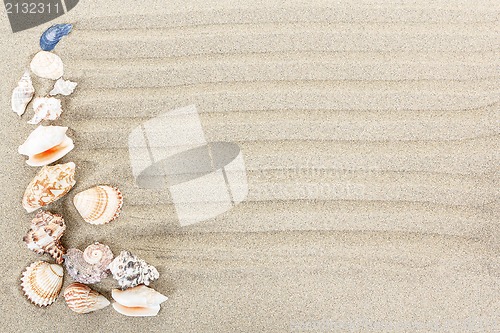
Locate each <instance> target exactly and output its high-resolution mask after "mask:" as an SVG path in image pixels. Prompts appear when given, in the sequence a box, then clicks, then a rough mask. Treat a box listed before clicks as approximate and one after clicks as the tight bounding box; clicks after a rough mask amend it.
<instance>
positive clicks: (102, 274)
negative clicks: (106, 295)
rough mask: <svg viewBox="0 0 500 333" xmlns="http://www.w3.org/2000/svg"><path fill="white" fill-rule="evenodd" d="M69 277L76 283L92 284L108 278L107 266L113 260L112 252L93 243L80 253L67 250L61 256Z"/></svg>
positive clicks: (106, 247) (104, 246)
mask: <svg viewBox="0 0 500 333" xmlns="http://www.w3.org/2000/svg"><path fill="white" fill-rule="evenodd" d="M63 257H64V259H65V261H64V264H65V265H66V269H67V270H68V273H69V275H70V276H71V277H72V278H73V279H75V280H76V281H78V282H81V283H85V284H92V283H97V282H100V281H101V280H102V279H104V278H106V277H107V276H108V265H109V264H110V263H111V261H112V260H113V252H111V249H110V248H109V247H108V246H107V245H104V244H101V243H98V242H96V243H94V244H92V245H89V246H87V248H86V249H85V250H84V251H83V252H82V251H80V250H78V249H69V250H68V251H67V252H66V254H65V255H64V256H63Z"/></svg>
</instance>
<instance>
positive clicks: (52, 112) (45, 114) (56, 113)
mask: <svg viewBox="0 0 500 333" xmlns="http://www.w3.org/2000/svg"><path fill="white" fill-rule="evenodd" d="M33 111H34V112H35V114H34V115H33V118H31V120H29V121H28V124H31V125H37V124H38V123H40V122H41V121H42V120H56V119H57V118H59V117H60V116H61V113H62V112H63V110H62V107H61V101H60V100H59V99H57V98H55V97H37V98H35V100H34V101H33Z"/></svg>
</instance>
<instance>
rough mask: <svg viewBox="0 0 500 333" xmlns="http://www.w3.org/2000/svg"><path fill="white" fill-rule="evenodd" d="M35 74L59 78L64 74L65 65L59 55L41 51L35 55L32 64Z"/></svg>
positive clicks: (51, 78) (53, 78) (47, 77)
mask: <svg viewBox="0 0 500 333" xmlns="http://www.w3.org/2000/svg"><path fill="white" fill-rule="evenodd" d="M30 68H31V71H32V72H33V73H35V75H37V76H39V77H41V78H44V79H50V80H57V79H58V78H60V77H61V76H63V74H64V65H63V62H62V60H61V58H59V56H58V55H57V54H55V53H52V52H47V51H40V52H38V53H37V54H35V56H34V57H33V60H31V64H30Z"/></svg>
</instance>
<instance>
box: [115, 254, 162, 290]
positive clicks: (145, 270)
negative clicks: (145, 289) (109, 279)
mask: <svg viewBox="0 0 500 333" xmlns="http://www.w3.org/2000/svg"><path fill="white" fill-rule="evenodd" d="M109 269H110V270H111V273H112V274H113V278H114V279H115V280H117V281H118V284H119V285H120V287H121V288H122V289H127V288H133V287H135V286H137V285H140V284H145V285H147V286H148V285H149V284H150V283H151V282H152V281H154V280H157V279H158V278H159V277H160V274H159V273H158V270H157V269H156V268H155V267H154V266H151V265H149V264H148V263H146V262H145V261H144V260H142V259H139V258H137V257H136V256H134V255H133V254H132V253H130V252H129V251H122V252H121V253H120V255H119V256H118V257H116V258H115V259H114V260H113V262H112V263H111V264H110V265H109Z"/></svg>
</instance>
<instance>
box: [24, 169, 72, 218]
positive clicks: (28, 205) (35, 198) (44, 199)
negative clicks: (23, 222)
mask: <svg viewBox="0 0 500 333" xmlns="http://www.w3.org/2000/svg"><path fill="white" fill-rule="evenodd" d="M75 183H76V181H75V163H73V162H69V163H66V164H56V165H54V166H44V167H43V168H42V169H41V170H40V171H39V172H38V174H37V175H36V176H35V178H34V179H33V180H32V181H31V183H29V185H28V187H27V188H26V191H25V192H24V196H23V207H24V209H26V211H27V212H28V213H31V212H33V211H35V210H37V209H38V208H40V207H43V206H46V205H48V204H50V203H52V202H54V201H56V200H58V199H60V198H62V197H63V196H64V195H66V193H68V192H69V191H70V190H71V188H72V187H73V185H75Z"/></svg>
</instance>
